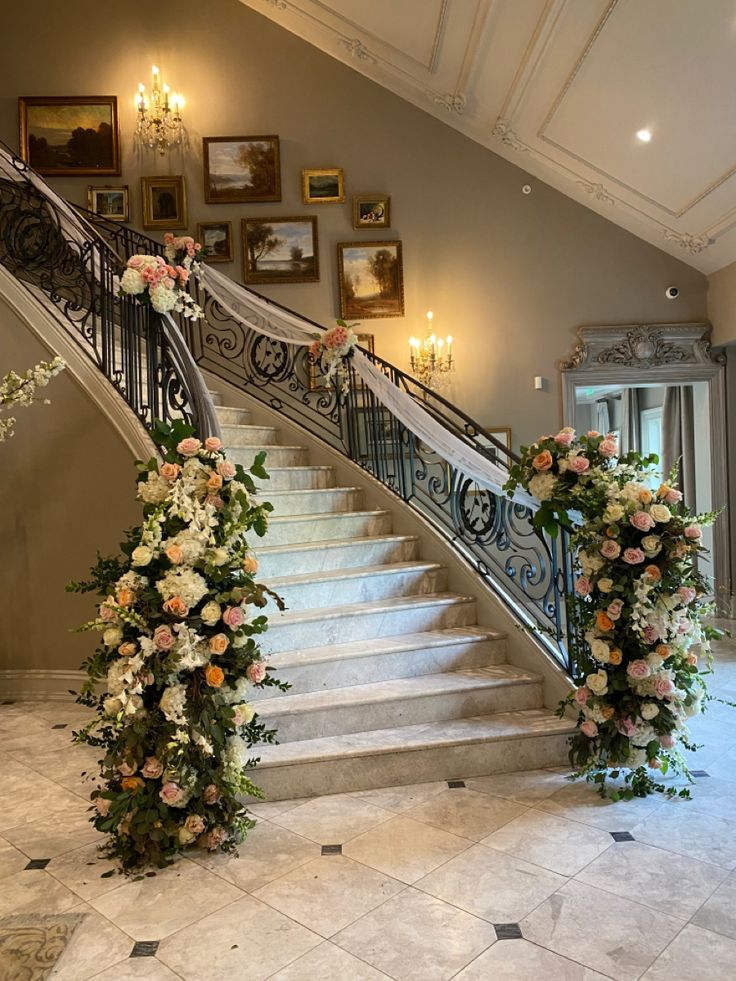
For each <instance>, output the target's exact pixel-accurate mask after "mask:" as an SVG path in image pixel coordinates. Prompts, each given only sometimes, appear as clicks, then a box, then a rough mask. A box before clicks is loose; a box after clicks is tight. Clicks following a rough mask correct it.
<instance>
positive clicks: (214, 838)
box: [198, 828, 227, 852]
mask: <svg viewBox="0 0 736 981" xmlns="http://www.w3.org/2000/svg"><path fill="white" fill-rule="evenodd" d="M203 838H204V847H205V848H207V849H209V850H210V851H211V852H214V851H215V850H216V849H218V848H219V847H220V845H221V844H222V843H223V842H224V841H225V840H226V839H227V831H225V829H224V828H213V829H212V831H210V833H209V834H207V835H204V836H203ZM200 841H201V839H200ZM198 843H199V842H198Z"/></svg>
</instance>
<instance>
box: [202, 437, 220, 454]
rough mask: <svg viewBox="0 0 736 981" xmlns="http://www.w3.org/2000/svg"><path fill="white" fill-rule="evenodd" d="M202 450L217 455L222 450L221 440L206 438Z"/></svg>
mask: <svg viewBox="0 0 736 981" xmlns="http://www.w3.org/2000/svg"><path fill="white" fill-rule="evenodd" d="M204 448H205V449H206V450H207V451H208V452H209V453H217V452H218V451H219V450H221V449H222V440H221V439H218V438H217V436H208V437H207V439H206V440H205V441H204Z"/></svg>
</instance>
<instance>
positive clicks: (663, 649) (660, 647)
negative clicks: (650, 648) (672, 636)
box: [654, 644, 672, 661]
mask: <svg viewBox="0 0 736 981" xmlns="http://www.w3.org/2000/svg"><path fill="white" fill-rule="evenodd" d="M654 653H655V654H658V655H659V656H660V657H661V658H662V660H663V661H666V660H667V658H668V657H669V656H670V654H671V653H672V651H671V650H670V649H669V647H668V646H667V645H666V644H657V646H656V647H655V648H654Z"/></svg>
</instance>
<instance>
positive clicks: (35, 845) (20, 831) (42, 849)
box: [3, 801, 101, 858]
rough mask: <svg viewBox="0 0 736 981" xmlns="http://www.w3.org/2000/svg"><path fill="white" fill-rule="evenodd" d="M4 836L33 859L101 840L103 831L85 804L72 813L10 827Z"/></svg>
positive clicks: (71, 811) (78, 806)
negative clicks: (93, 821)
mask: <svg viewBox="0 0 736 981" xmlns="http://www.w3.org/2000/svg"><path fill="white" fill-rule="evenodd" d="M3 837H5V838H7V840H8V841H9V842H10V843H11V844H13V845H15V847H16V848H18V849H20V850H21V851H22V852H25V853H26V855H28V856H29V858H51V857H52V856H54V855H63V854H64V852H70V851H73V850H74V849H76V848H79V847H80V846H81V845H86V844H89V843H91V842H99V841H100V840H101V839H100V833H99V831H96V830H95V829H94V827H93V826H92V825H91V824H90V822H89V815H88V814H87V808H86V807H85V805H84V804H83V803H82V802H81V801H80V802H78V804H77V806H76V807H74V808H73V809H71V810H69V811H66V812H65V811H60V812H59V813H58V814H56V815H54V816H53V817H44V818H43V819H42V820H40V821H33V822H31V823H29V824H22V825H20V826H19V827H17V828H9V829H8V830H7V831H4V832H3Z"/></svg>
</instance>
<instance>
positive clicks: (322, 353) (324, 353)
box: [309, 320, 358, 384]
mask: <svg viewBox="0 0 736 981" xmlns="http://www.w3.org/2000/svg"><path fill="white" fill-rule="evenodd" d="M357 326H358V325H357V324H346V323H345V321H344V320H338V321H337V324H336V326H335V327H332V328H330V330H326V331H325V332H324V334H320V335H319V336H318V337H317V338H316V339H315V340H314V341H312V344H311V345H310V348H309V353H310V355H311V357H312V360H313V361H315V362H316V363H317V364H319V365H320V366H321V368H322V371H323V372H324V375H325V380H326V381H330V379H331V378H333V377H334V376H335V375H336V374H338V373H339V372H340V371H343V370H344V365H345V359H346V358H349V357H351V356H352V353H353V348H354V347H355V345H356V344H357V343H358V338H357V337H356V336H355V334H354V333H353V327H357ZM346 381H347V379H346V378H343V384H345V383H346Z"/></svg>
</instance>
